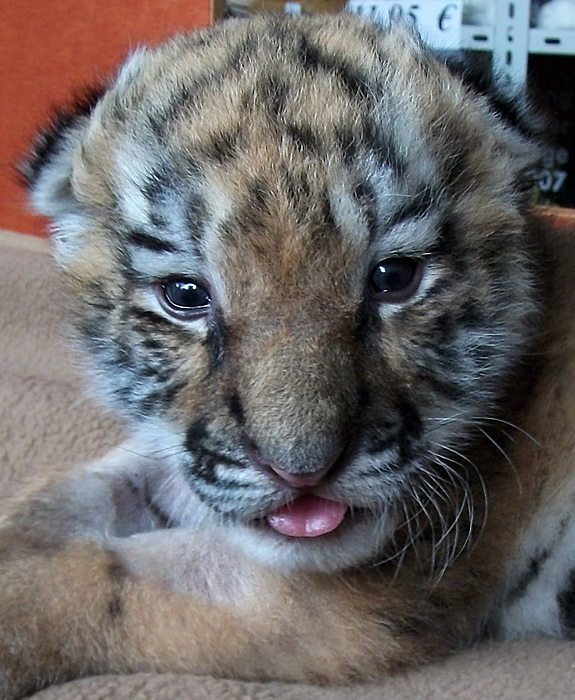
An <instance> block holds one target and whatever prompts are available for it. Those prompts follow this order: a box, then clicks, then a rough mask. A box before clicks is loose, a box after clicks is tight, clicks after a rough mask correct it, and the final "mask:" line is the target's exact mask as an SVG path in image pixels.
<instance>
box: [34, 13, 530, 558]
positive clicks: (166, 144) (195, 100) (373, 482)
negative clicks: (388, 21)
mask: <svg viewBox="0 0 575 700" xmlns="http://www.w3.org/2000/svg"><path fill="white" fill-rule="evenodd" d="M502 104H503V102H502V100H501V99H500V98H499V97H493V96H491V95H490V94H489V92H488V91H487V89H484V86H483V87H481V86H479V87H478V86H473V85H471V84H470V83H469V82H468V81H467V79H466V77H465V75H464V74H463V72H462V71H460V70H459V69H458V70H454V69H453V68H449V67H447V65H446V64H445V63H444V62H442V61H440V60H438V59H437V58H436V57H435V56H434V55H432V53H431V52H430V51H429V50H428V49H427V48H425V46H424V45H423V44H422V43H421V42H420V40H419V39H418V38H417V37H416V36H414V34H413V32H412V31H411V30H410V29H409V28H406V27H405V26H403V25H401V24H394V25H392V26H390V27H388V28H380V27H377V26H375V25H373V24H370V23H366V22H364V21H362V20H359V19H357V18H354V17H353V16H351V15H341V16H337V17H328V16H316V17H291V18H287V17H286V18H283V17H266V16H262V17H254V18H252V19H249V20H230V21H228V22H224V23H222V24H220V25H219V26H216V27H214V28H211V29H208V30H205V31H200V32H197V33H194V34H190V35H182V36H177V37H176V38H174V39H172V40H170V41H167V42H166V43H164V44H162V45H160V46H158V47H156V48H152V49H141V50H137V51H136V52H135V53H134V54H133V55H131V57H129V58H128V60H127V61H126V62H125V64H124V65H123V67H122V68H121V69H120V71H119V73H118V74H117V76H116V77H115V78H114V79H113V80H112V81H111V82H110V83H109V85H107V87H106V88H105V89H104V90H102V91H101V92H100V93H99V94H97V95H95V96H94V97H93V98H91V99H90V100H87V101H85V102H84V103H83V104H81V105H79V106H78V108H77V109H76V110H72V111H71V112H69V113H66V114H63V115H61V116H60V117H59V118H57V119H56V120H55V122H54V124H53V125H52V127H51V128H50V129H48V130H47V131H45V132H44V133H43V134H42V135H41V136H40V137H39V139H38V141H37V143H36V146H35V148H34V151H33V153H32V155H31V156H30V158H29V160H28V164H27V166H26V168H25V174H26V176H27V179H28V183H29V189H30V192H31V198H32V202H33V204H34V206H35V208H36V209H37V211H39V212H40V213H42V214H45V215H47V216H49V217H51V219H52V221H53V240H54V247H55V255H56V259H57V262H58V264H59V265H60V266H61V268H62V270H63V272H64V275H65V277H66V278H67V280H68V283H69V289H70V297H71V299H72V301H73V304H72V306H73V317H74V319H75V327H76V331H77V335H78V338H79V339H80V341H81V343H82V344H83V346H84V348H85V350H86V351H87V354H88V355H89V358H90V362H91V365H92V367H93V374H94V377H95V381H96V383H97V385H98V387H99V390H100V392H101V393H102V394H103V395H104V396H106V397H107V398H108V399H109V400H110V401H111V402H112V403H113V404H114V405H115V406H116V407H117V409H118V410H119V411H120V412H121V413H122V414H124V415H125V416H127V417H128V418H129V419H130V420H131V421H133V422H134V423H135V424H136V425H137V426H139V428H140V429H141V431H143V432H142V434H145V433H146V431H148V433H149V434H153V435H154V436H155V437H154V440H155V441H156V445H157V454H158V458H159V456H160V454H161V453H162V451H164V453H166V451H168V450H171V453H172V454H173V455H176V456H177V460H176V462H177V467H175V469H177V472H178V474H177V478H180V479H181V480H182V483H184V484H185V489H186V493H187V494H188V495H187V497H186V498H187V500H186V499H184V500H185V502H186V505H185V506H183V507H179V510H178V512H176V509H174V512H171V513H169V518H170V519H171V520H172V521H173V522H174V523H176V524H178V523H185V522H188V521H190V520H193V518H194V517H195V515H194V513H196V511H197V512H199V511H202V512H203V513H204V517H209V518H215V519H216V520H217V521H218V522H220V523H222V525H223V526H224V527H228V528H229V532H230V536H233V537H235V538H236V539H237V540H238V541H239V542H241V543H242V544H243V546H245V547H246V549H247V550H248V551H250V552H251V553H253V554H254V555H255V556H257V557H259V558H260V559H262V560H263V561H264V562H267V563H270V564H272V565H277V566H281V567H287V568H293V567H300V568H304V569H316V570H322V571H329V570H336V569H340V568H343V567H348V566H355V565H359V564H362V563H365V562H371V563H373V562H378V561H382V560H384V559H386V558H393V557H394V556H399V554H398V553H400V552H401V553H403V554H402V556H403V555H404V554H405V551H406V550H408V549H409V548H410V547H411V546H415V542H416V541H417V532H421V531H425V529H426V528H427V529H428V530H429V529H437V528H438V527H439V528H440V530H441V531H442V532H443V534H444V535H445V536H444V537H443V538H441V537H440V535H441V532H440V534H439V535H437V538H436V541H437V542H439V541H444V542H445V547H446V548H447V550H446V552H447V553H446V554H445V557H447V559H449V558H450V557H452V556H453V554H454V552H456V551H457V549H458V547H460V546H462V544H463V542H462V541H458V539H457V538H458V537H459V535H458V534H457V533H459V532H460V531H462V530H463V531H464V534H465V531H466V530H469V531H472V529H473V526H474V523H473V518H474V517H475V516H474V513H475V510H474V505H473V500H474V498H476V496H477V494H476V493H475V491H476V490H477V489H478V488H479V486H478V483H479V482H480V481H481V480H482V477H481V476H480V475H477V474H476V473H475V471H474V468H473V466H472V465H470V462H469V459H468V457H467V453H466V450H467V448H468V445H470V444H473V442H474V440H476V439H477V435H478V434H479V431H478V430H477V426H478V425H480V424H481V422H482V421H488V420H489V419H490V418H491V417H494V416H497V415H498V406H499V402H500V400H501V396H500V394H501V387H502V386H503V384H504V382H505V379H506V377H507V376H508V374H509V373H510V372H511V371H512V370H513V369H514V367H515V365H516V364H517V362H518V361H520V359H521V356H522V353H523V352H524V350H525V347H526V345H527V343H528V338H529V335H530V328H531V322H532V318H533V314H534V313H535V311H536V308H537V301H536V299H537V295H536V292H535V285H534V273H533V263H532V260H531V253H530V243H529V240H530V239H529V232H528V230H529V227H528V226H527V214H526V211H527V205H526V201H525V200H526V198H525V194H524V192H525V181H526V178H527V175H528V172H529V170H530V169H531V168H533V165H534V162H535V160H536V159H537V157H538V149H537V148H536V146H535V145H534V140H533V138H532V135H531V133H530V130H529V128H528V127H524V126H522V124H521V120H520V119H519V116H518V112H517V110H514V109H513V108H512V107H510V108H509V109H507V111H505V110H504V109H502ZM152 464H153V460H151V466H150V469H152V468H153V466H152ZM174 478H176V476H174ZM483 480H484V478H483ZM482 488H483V487H482ZM180 502H181V498H180ZM164 507H166V506H164ZM168 508H169V506H168ZM479 511H480V508H477V512H479ZM206 514H207V515H206ZM416 514H419V515H420V516H422V517H423V519H424V520H425V522H424V524H423V525H421V523H418V525H417V528H416V527H415V526H413V524H412V523H413V522H414V518H415V519H417V518H416ZM420 519H421V518H420ZM460 520H464V521H465V525H464V526H462V527H459V521H460ZM454 525H458V526H457V527H455V526H454ZM422 528H423V530H422ZM416 529H417V532H415V530H416ZM402 533H403V534H402ZM406 533H407V534H406ZM454 533H456V534H454ZM454 538H455V539H454ZM445 557H444V559H445Z"/></svg>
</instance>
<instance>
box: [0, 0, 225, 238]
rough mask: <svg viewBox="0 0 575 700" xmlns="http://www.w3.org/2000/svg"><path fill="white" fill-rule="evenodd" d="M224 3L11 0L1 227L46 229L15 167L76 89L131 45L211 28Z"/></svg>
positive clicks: (1, 49) (3, 95) (3, 59)
mask: <svg viewBox="0 0 575 700" xmlns="http://www.w3.org/2000/svg"><path fill="white" fill-rule="evenodd" d="M218 2H219V0H185V1H184V0H121V2H118V1H117V0H98V1H96V0H25V2H20V1H19V0H6V1H5V2H3V3H2V20H1V22H0V66H2V71H1V72H2V77H1V78H0V228H7V229H11V230H13V231H22V232H26V233H35V234H42V233H45V230H46V222H45V221H43V220H42V219H41V218H40V217H36V216H33V215H32V214H31V213H30V212H29V210H28V205H27V202H26V195H25V192H24V190H23V188H22V187H21V185H20V184H19V178H18V174H17V171H16V165H17V163H18V162H19V161H20V160H21V157H22V154H23V153H26V151H27V148H28V144H29V143H30V141H31V139H32V138H33V137H34V134H35V133H36V131H37V129H38V127H40V126H42V125H44V124H46V123H48V122H49V120H50V117H51V115H52V114H53V112H54V109H55V108H56V107H57V106H58V105H60V104H65V103H66V102H68V101H69V100H70V97H71V95H73V94H74V92H76V93H77V92H80V91H82V89H84V88H85V87H86V86H90V85H95V84H97V83H101V82H102V81H103V80H104V79H105V78H106V76H108V75H109V74H110V73H112V72H113V70H114V68H115V67H116V66H117V65H118V64H119V63H120V62H121V61H122V59H123V57H124V56H125V55H126V53H127V52H128V51H129V50H130V49H133V48H135V47H136V46H138V45H140V44H150V43H157V42H158V41H160V40H162V39H163V38H165V37H167V36H169V35H170V34H174V33H175V32H177V31H186V30H190V29H194V28H197V27H203V26H207V25H209V24H210V23H211V22H213V21H214V19H215V18H217V17H219V16H221V15H222V14H223V2H221V4H218Z"/></svg>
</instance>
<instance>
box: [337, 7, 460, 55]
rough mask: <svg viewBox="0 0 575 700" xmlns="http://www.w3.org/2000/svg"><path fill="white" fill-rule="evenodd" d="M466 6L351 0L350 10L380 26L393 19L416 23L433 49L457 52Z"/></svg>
mask: <svg viewBox="0 0 575 700" xmlns="http://www.w3.org/2000/svg"><path fill="white" fill-rule="evenodd" d="M462 4H463V3H462V0H454V1H453V2H448V0H421V1H420V2H403V0H373V1H372V2H363V1H362V0H349V2H348V3H347V9H348V10H350V11H351V12H353V13H354V14H356V15H361V16H362V17H366V18H368V19H372V20H373V21H374V22H378V23H379V24H387V23H388V21H389V18H390V16H393V17H396V16H403V17H405V18H406V19H408V20H409V21H411V22H413V23H414V24H415V26H416V27H417V29H418V30H419V32H420V34H421V36H422V37H423V39H424V41H426V42H427V43H428V44H429V45H430V46H433V47H434V48H436V49H457V48H459V46H460V44H461V8H462Z"/></svg>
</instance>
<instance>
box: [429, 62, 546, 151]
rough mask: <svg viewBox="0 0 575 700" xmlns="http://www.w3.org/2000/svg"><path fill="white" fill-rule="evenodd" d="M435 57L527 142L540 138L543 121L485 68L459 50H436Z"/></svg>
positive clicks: (519, 96) (524, 101) (523, 100)
mask: <svg viewBox="0 0 575 700" xmlns="http://www.w3.org/2000/svg"><path fill="white" fill-rule="evenodd" d="M436 56H437V58H438V59H439V60H440V61H441V62H442V63H444V64H445V65H446V66H447V68H448V69H449V71H450V72H451V73H452V74H453V75H454V76H456V77H457V78H459V80H460V81H461V82H462V83H463V85H465V87H467V88H468V89H469V90H471V92H474V93H475V94H477V95H481V96H482V97H484V98H486V99H487V100H488V102H489V104H490V105H491V107H492V109H493V112H494V113H495V114H497V115H499V117H500V118H501V119H502V120H503V121H504V122H506V123H507V124H508V125H509V126H511V127H513V128H514V129H516V130H517V131H519V133H521V134H522V135H523V136H524V137H526V138H528V139H537V140H539V139H541V138H542V137H543V134H544V130H545V124H544V123H543V122H544V120H543V119H542V118H541V117H540V116H538V115H537V114H536V113H535V112H534V111H533V110H532V109H531V107H530V105H529V104H528V103H527V102H526V100H525V98H524V97H523V96H521V95H520V94H519V93H516V94H515V93H512V92H511V91H510V90H509V88H507V89H506V88H505V86H504V85H503V84H502V81H499V80H498V76H497V74H493V73H492V71H491V70H489V69H486V67H485V65H484V64H483V65H482V64H481V62H478V61H477V60H476V59H475V57H473V58H471V59H470V58H468V57H466V56H465V54H463V53H462V52H460V51H443V52H441V51H439V52H436Z"/></svg>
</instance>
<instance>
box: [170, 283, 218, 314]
mask: <svg viewBox="0 0 575 700" xmlns="http://www.w3.org/2000/svg"><path fill="white" fill-rule="evenodd" d="M164 293H165V295H166V299H167V300H168V301H169V302H170V304H172V305H173V306H179V307H181V308H182V309H195V308H198V307H199V306H208V305H209V303H210V297H209V294H208V293H207V292H206V290H205V289H202V288H201V287H199V286H198V285H197V284H195V282H185V281H182V282H168V283H167V284H165V285H164Z"/></svg>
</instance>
